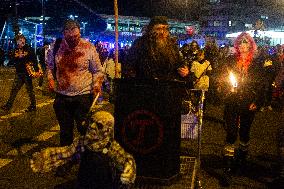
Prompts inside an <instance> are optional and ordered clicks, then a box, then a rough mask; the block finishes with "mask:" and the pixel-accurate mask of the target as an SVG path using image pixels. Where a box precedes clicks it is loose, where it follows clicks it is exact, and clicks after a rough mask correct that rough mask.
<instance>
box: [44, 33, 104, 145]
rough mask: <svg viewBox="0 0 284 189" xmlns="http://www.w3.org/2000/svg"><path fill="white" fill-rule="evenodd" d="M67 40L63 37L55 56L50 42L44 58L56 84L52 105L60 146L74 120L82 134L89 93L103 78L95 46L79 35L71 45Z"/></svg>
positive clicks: (67, 142) (70, 136)
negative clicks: (73, 45)
mask: <svg viewBox="0 0 284 189" xmlns="http://www.w3.org/2000/svg"><path fill="white" fill-rule="evenodd" d="M69 43H70V44H68V43H67V41H66V39H65V38H63V39H62V41H61V43H60V47H59V49H58V51H57V53H56V55H55V56H54V55H53V50H54V44H53V45H52V46H51V49H50V50H49V51H48V58H47V74H48V75H47V77H48V80H49V81H54V80H55V81H56V84H57V86H56V88H55V89H54V90H55V92H56V98H55V101H54V105H53V107H54V110H55V114H56V117H57V120H58V122H59V125H60V144H61V146H65V145H70V144H71V143H72V141H73V128H74V120H75V121H76V124H77V129H78V131H79V133H80V134H81V135H84V134H85V132H86V128H84V127H83V126H82V122H83V121H84V119H85V116H86V114H87V113H88V111H89V109H90V107H91V104H92V101H93V95H96V94H93V93H94V88H96V87H97V88H100V86H101V83H102V80H103V73H102V66H101V63H100V60H99V55H98V53H97V51H96V48H95V47H94V46H93V45H92V44H91V43H90V42H88V41H86V40H84V39H81V38H80V39H79V40H78V44H76V45H75V47H71V45H72V42H69ZM54 72H55V73H54Z"/></svg>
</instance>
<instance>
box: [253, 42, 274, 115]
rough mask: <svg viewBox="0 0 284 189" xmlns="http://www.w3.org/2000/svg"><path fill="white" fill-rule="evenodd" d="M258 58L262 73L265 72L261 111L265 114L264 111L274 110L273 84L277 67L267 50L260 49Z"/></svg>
mask: <svg viewBox="0 0 284 189" xmlns="http://www.w3.org/2000/svg"><path fill="white" fill-rule="evenodd" d="M258 51H259V52H258V54H259V55H258V57H257V61H258V63H259V64H260V66H261V68H260V69H262V71H263V78H262V80H263V83H264V88H263V98H262V99H263V102H262V107H261V108H260V111H261V112H263V111H264V110H270V111H271V110H272V107H271V102H272V90H273V85H272V84H273V83H274V80H275V77H276V67H275V62H273V61H272V59H271V57H270V55H269V53H268V51H267V49H266V48H259V50H258Z"/></svg>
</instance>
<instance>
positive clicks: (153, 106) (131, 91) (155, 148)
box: [114, 79, 184, 182]
mask: <svg viewBox="0 0 284 189" xmlns="http://www.w3.org/2000/svg"><path fill="white" fill-rule="evenodd" d="M183 88H184V86H183V83H181V82H177V81H159V80H143V81H141V80H139V81H138V80H134V79H121V80H120V79H119V80H116V81H115V88H114V96H115V101H114V104H115V112H114V117H115V139H116V140H117V141H118V142H119V143H120V144H121V145H122V146H123V147H124V149H125V150H126V151H127V152H129V153H131V154H132V155H133V156H134V158H135V161H136V164H137V178H147V179H152V180H155V181H159V182H160V181H161V182H164V181H167V180H170V179H172V178H174V177H176V176H177V175H178V174H179V170H180V135H181V134H180V132H181V131H180V118H181V95H182V89H183Z"/></svg>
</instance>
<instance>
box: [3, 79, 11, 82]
mask: <svg viewBox="0 0 284 189" xmlns="http://www.w3.org/2000/svg"><path fill="white" fill-rule="evenodd" d="M13 80H14V79H0V81H1V82H2V81H13Z"/></svg>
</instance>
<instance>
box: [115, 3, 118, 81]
mask: <svg viewBox="0 0 284 189" xmlns="http://www.w3.org/2000/svg"><path fill="white" fill-rule="evenodd" d="M114 19H115V65H114V68H115V76H114V77H115V78H118V70H117V69H118V5H117V0H114Z"/></svg>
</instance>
